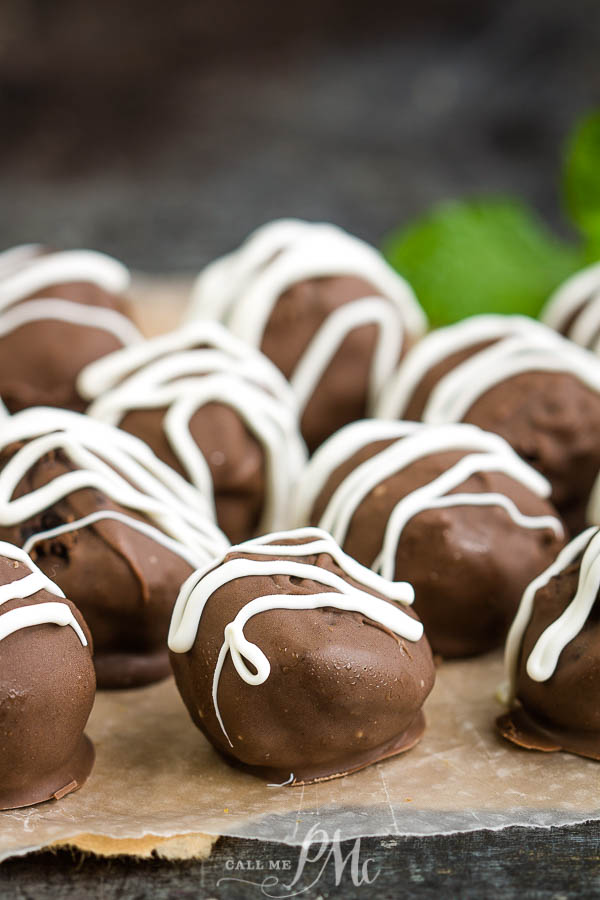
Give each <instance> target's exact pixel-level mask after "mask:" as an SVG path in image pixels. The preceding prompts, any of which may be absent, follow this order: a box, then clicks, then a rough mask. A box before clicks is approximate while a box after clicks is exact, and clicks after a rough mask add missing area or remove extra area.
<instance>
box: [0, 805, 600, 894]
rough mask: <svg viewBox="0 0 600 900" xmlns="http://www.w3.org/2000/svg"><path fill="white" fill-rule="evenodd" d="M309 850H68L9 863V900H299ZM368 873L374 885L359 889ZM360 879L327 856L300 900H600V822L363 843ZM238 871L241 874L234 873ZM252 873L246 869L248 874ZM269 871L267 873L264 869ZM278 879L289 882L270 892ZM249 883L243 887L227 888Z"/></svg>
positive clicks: (2, 889) (225, 841)
mask: <svg viewBox="0 0 600 900" xmlns="http://www.w3.org/2000/svg"><path fill="white" fill-rule="evenodd" d="M341 851H342V856H343V857H346V856H347V855H348V854H350V853H351V852H352V851H354V852H356V847H355V842H354V841H349V842H346V843H344V844H342V845H341ZM299 857H300V850H299V848H297V847H296V848H292V847H287V846H285V845H282V844H268V843H264V842H257V841H250V840H236V839H233V838H221V839H219V841H218V842H217V844H216V845H215V847H214V849H213V853H212V855H211V857H210V858H209V859H208V860H206V861H204V862H180V863H169V862H164V861H158V860H150V861H143V862H132V861H131V860H130V859H126V858H117V859H111V860H99V859H96V858H92V857H88V858H86V859H82V858H81V857H80V856H75V855H73V854H71V853H68V852H66V851H61V852H59V853H56V854H51V853H41V854H38V855H36V856H32V857H29V858H26V859H13V860H8V861H7V862H5V863H3V865H2V866H0V897H2V898H5V897H6V898H7V900H8V898H11V900H45V898H50V897H60V898H61V900H71V898H73V900H74V898H79V897H86V898H89V900H95V898H99V900H100V898H101V900H113V898H114V900H117V898H118V900H138V898H146V897H152V898H156V900H185V898H190V900H192V898H194V900H200V898H211V897H219V898H220V897H223V898H231V900H234V898H235V900H237V898H240V900H241V898H251V897H256V898H257V900H258V898H261V897H264V896H276V897H290V896H293V893H292V891H290V890H286V888H285V886H284V884H283V883H288V884H289V882H290V881H292V880H293V879H294V878H295V876H296V874H297V872H298V861H299ZM367 860H371V861H370V862H369V863H368V865H367V870H366V874H367V876H368V878H375V880H374V881H373V883H372V884H367V883H363V884H360V883H356V882H358V881H359V880H360V878H362V873H363V866H364V863H365V862H366V861H367ZM358 861H359V866H358V875H359V878H355V879H353V877H352V870H351V862H352V860H351V859H350V860H349V862H348V864H347V865H346V867H344V868H343V869H342V871H341V873H339V870H338V873H336V865H335V862H336V861H335V857H334V855H333V854H332V853H331V854H330V852H329V850H327V851H326V852H324V853H323V855H322V857H321V858H320V859H319V860H318V861H315V862H313V863H307V864H306V865H305V866H304V867H303V869H302V871H301V873H300V877H299V879H298V881H297V882H296V884H295V885H294V887H293V889H292V890H293V891H297V892H298V894H297V896H301V897H306V898H310V900H317V898H328V897H332V898H333V897H336V898H340V897H341V898H343V900H351V898H354V897H377V898H388V897H389V898H394V900H396V898H398V897H415V898H427V900H428V898H436V900H437V898H460V900H470V898H473V900H483V898H488V897H489V898H494V900H505V898H511V897H519V898H523V897H526V898H533V900H538V898H539V900H546V898H548V900H563V898H564V900H566V898H571V897H577V898H587V897H598V896H600V823H598V822H596V823H586V824H584V825H578V826H573V827H569V828H556V829H548V830H542V829H524V828H508V829H504V830H502V831H497V832H492V831H476V832H471V833H468V834H455V835H447V836H438V837H427V838H412V837H404V838H400V837H387V838H363V839H362V841H361V842H360V846H359V848H358ZM233 866H236V870H235V871H234V870H233ZM242 866H243V868H240V867H242ZM261 866H262V868H261ZM273 873H277V874H278V876H279V879H280V882H281V883H280V884H279V885H277V886H273V885H271V886H267V887H266V893H265V892H263V891H262V889H261V883H262V881H263V879H264V878H265V877H266V876H267V875H269V874H273ZM231 878H239V879H241V880H240V881H233V880H222V879H231Z"/></svg>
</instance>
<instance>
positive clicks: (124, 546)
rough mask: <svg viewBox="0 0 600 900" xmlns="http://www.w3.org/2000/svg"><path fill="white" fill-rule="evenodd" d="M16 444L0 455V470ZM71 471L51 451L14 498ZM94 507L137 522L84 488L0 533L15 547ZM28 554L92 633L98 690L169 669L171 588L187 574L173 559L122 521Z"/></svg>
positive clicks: (58, 539)
mask: <svg viewBox="0 0 600 900" xmlns="http://www.w3.org/2000/svg"><path fill="white" fill-rule="evenodd" d="M18 446H19V445H13V447H11V448H8V449H7V451H6V452H5V453H4V454H1V455H0V468H3V467H4V466H5V465H6V463H7V461H8V460H9V459H10V458H11V456H12V454H13V453H14V452H16V450H17V449H18ZM74 468H75V467H74V466H73V464H72V463H71V462H70V461H69V460H68V459H67V457H66V456H65V454H64V453H63V452H62V451H60V450H59V451H52V452H51V453H48V454H46V455H45V456H44V457H43V458H42V459H41V460H40V462H39V463H37V464H36V465H34V466H33V467H32V468H31V469H29V471H28V472H27V474H26V476H25V477H24V478H23V479H22V481H21V482H20V484H19V485H18V487H17V490H16V492H15V497H20V496H22V495H24V494H26V493H28V492H29V491H32V490H35V489H36V488H39V487H40V486H42V485H44V484H47V483H48V482H50V481H52V480H53V479H54V478H56V477H58V476H59V475H61V474H63V473H65V472H69V471H73V469H74ZM99 509H109V510H117V511H119V512H122V513H125V514H126V515H128V516H130V517H132V518H134V519H136V518H137V519H141V520H142V521H145V520H144V519H143V517H142V516H140V515H137V514H136V513H135V512H133V511H132V510H129V509H124V508H123V507H121V506H119V505H118V504H117V503H114V502H113V501H112V500H111V499H110V498H108V497H106V496H105V495H104V494H102V493H100V492H99V491H96V490H92V489H90V488H85V489H82V490H79V491H76V492H74V493H71V494H69V495H68V496H67V497H66V498H64V499H63V500H61V501H59V502H58V503H56V504H54V505H53V506H52V507H50V508H49V509H46V510H44V511H43V512H42V513H41V514H40V515H38V516H35V517H34V518H31V519H28V520H27V521H23V522H20V523H18V524H17V525H14V526H9V527H7V526H4V527H0V538H1V539H3V540H7V541H11V542H12V543H14V544H17V545H18V546H22V545H23V544H24V542H25V541H26V540H27V538H28V537H29V536H30V535H31V534H34V533H37V532H40V531H43V530H45V529H48V528H54V527H55V526H57V525H60V524H62V523H64V522H70V521H73V520H75V519H80V518H82V517H83V516H86V515H88V514H89V513H92V512H95V511H96V510H99ZM31 557H32V559H33V560H34V562H35V563H36V564H37V565H38V566H39V567H40V568H41V569H42V570H43V571H44V572H45V573H46V575H48V576H49V577H50V578H51V579H52V580H54V581H56V583H57V584H58V585H59V586H60V587H61V588H62V590H63V591H64V592H65V594H66V595H67V596H68V597H71V598H73V601H74V602H76V604H77V606H78V607H79V608H80V609H81V611H82V613H83V615H84V616H85V618H86V621H87V622H88V624H89V627H90V629H91V632H92V634H93V636H94V644H95V658H94V663H95V666H96V673H97V677H98V686H99V687H101V688H125V687H133V686H137V685H142V684H147V683H149V682H153V681H157V680H159V679H161V678H166V677H167V676H168V675H169V674H170V667H169V660H168V655H167V648H166V638H167V632H168V627H169V621H170V616H171V611H172V608H173V604H174V602H175V599H176V596H177V591H178V589H179V586H180V585H181V583H182V582H183V581H184V580H185V579H186V578H187V576H188V575H189V574H190V573H191V571H192V569H191V567H190V566H189V565H188V563H187V562H185V561H184V560H183V559H182V558H181V557H180V556H178V555H176V554H175V553H173V552H171V551H170V550H169V549H168V548H166V547H164V546H163V545H162V544H159V543H158V542H156V541H154V540H153V539H152V538H150V537H149V536H146V535H144V534H141V533H140V532H138V531H136V530H134V529H133V528H129V527H128V526H127V525H126V524H124V523H122V522H118V521H114V520H104V521H100V522H96V523H95V524H93V525H90V526H87V527H85V528H82V529H80V530H78V531H74V532H70V533H67V534H63V535H60V536H58V537H56V538H52V539H47V540H44V541H40V542H39V543H37V544H35V546H34V548H33V549H32V551H31Z"/></svg>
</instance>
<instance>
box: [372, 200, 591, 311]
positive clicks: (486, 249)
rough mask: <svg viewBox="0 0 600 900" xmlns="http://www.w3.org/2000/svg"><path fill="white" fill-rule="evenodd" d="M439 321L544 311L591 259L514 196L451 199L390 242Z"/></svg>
mask: <svg viewBox="0 0 600 900" xmlns="http://www.w3.org/2000/svg"><path fill="white" fill-rule="evenodd" d="M383 252H384V254H385V256H386V257H387V259H388V261H389V262H390V263H391V265H392V266H394V268H395V269H397V270H398V271H399V272H400V273H401V274H402V275H404V276H405V277H406V278H407V280H408V281H409V282H410V283H411V284H412V286H413V288H414V289H415V291H416V293H417V296H418V298H419V300H420V302H421V304H422V305H423V307H424V308H425V311H426V312H427V315H428V316H429V319H430V322H431V325H432V326H433V327H436V326H440V325H446V324H449V323H451V322H455V321H457V320H459V319H462V318H464V317H465V316H470V315H474V314H476V313H486V312H487V313H522V314H525V315H530V316H536V315H538V313H539V311H540V309H541V307H542V305H543V304H544V302H545V300H546V299H547V298H548V296H549V294H550V293H551V292H552V290H554V288H555V287H556V286H557V285H558V284H560V282H561V281H563V280H564V279H565V278H566V277H568V276H569V275H570V274H572V273H573V272H574V271H576V270H577V269H578V268H579V267H580V266H581V265H582V264H583V257H582V254H581V252H580V251H579V250H578V249H576V248H573V247H571V246H569V245H568V244H564V243H562V242H561V241H559V240H558V239H557V238H556V237H554V235H552V233H551V232H550V231H549V230H548V228H547V227H546V226H545V225H544V223H543V222H542V221H541V220H540V219H539V218H538V217H537V216H536V215H535V213H533V212H532V211H531V210H530V209H529V208H528V207H527V206H526V205H525V204H523V203H521V202H519V201H518V200H514V199H509V198H490V199H480V200H471V201H463V202H458V201H457V202H451V203H445V204H443V205H441V206H438V207H437V208H435V209H434V210H433V211H432V212H431V213H429V214H428V215H426V216H424V217H423V218H422V219H420V220H419V221H418V222H416V223H415V224H414V225H412V226H409V227H408V228H404V229H400V230H398V231H396V232H395V233H393V234H392V235H390V236H389V238H388V239H387V240H386V242H385V244H384V247H383Z"/></svg>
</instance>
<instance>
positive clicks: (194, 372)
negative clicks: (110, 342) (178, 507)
mask: <svg viewBox="0 0 600 900" xmlns="http://www.w3.org/2000/svg"><path fill="white" fill-rule="evenodd" d="M78 387H79V391H80V393H81V394H82V395H83V396H85V397H87V398H88V399H91V400H93V401H94V402H93V403H92V404H91V406H90V407H89V408H88V414H89V415H90V416H93V417H94V418H97V419H100V420H101V421H103V422H108V423H110V424H112V425H118V426H119V427H120V428H122V429H124V430H125V431H128V432H130V433H131V434H135V435H137V436H138V437H140V438H142V439H143V440H145V441H146V442H147V443H148V444H149V446H150V447H151V448H152V449H153V450H154V452H155V453H156V455H157V456H158V457H160V459H162V460H163V461H164V462H166V463H168V464H169V465H170V466H171V467H172V468H173V469H176V470H177V471H178V472H180V473H181V475H183V476H184V477H185V478H187V479H188V480H189V481H191V482H192V484H194V485H195V486H196V487H198V488H199V489H200V490H201V491H202V493H203V494H204V496H205V497H207V498H209V502H210V503H211V505H212V506H213V508H214V510H215V513H216V517H217V520H218V522H219V525H220V526H221V528H222V529H223V531H225V533H226V534H227V535H228V537H229V538H230V539H231V540H232V541H234V542H239V541H241V540H245V539H246V538H249V537H251V536H252V535H254V534H264V533H265V532H267V531H273V530H277V529H280V528H284V527H287V525H288V524H289V515H290V511H289V504H290V498H291V491H292V488H293V486H294V484H295V482H296V480H297V478H298V476H299V474H300V472H301V470H302V468H303V466H304V463H305V461H306V448H305V446H304V443H303V441H302V438H301V436H300V432H299V428H298V412H297V405H296V401H295V398H294V395H293V393H292V391H291V388H290V386H289V384H288V383H287V381H286V380H285V378H284V377H283V375H282V374H281V372H279V370H278V369H277V368H276V367H275V366H274V365H273V364H272V363H271V362H270V361H269V360H268V359H267V358H266V357H265V356H263V355H262V354H261V353H259V352H258V351H257V350H255V349H253V348H251V347H249V346H248V345H247V344H245V343H244V342H243V341H240V340H238V339H237V338H235V337H234V336H233V335H231V334H229V333H228V332H227V331H226V330H225V328H223V326H222V325H220V324H219V323H218V322H196V323H192V324H190V325H188V326H186V327H185V328H181V329H179V330H178V331H174V332H172V333H170V334H166V335H161V336H160V337H157V338H154V339H153V340H149V341H145V342H144V343H142V344H137V345H134V346H131V347H127V348H124V349H123V350H118V351H117V352H116V353H113V354H111V355H110V356H106V357H104V358H103V359H101V360H98V361H97V362H95V363H92V365H90V366H88V367H87V368H86V369H84V370H83V372H82V373H81V375H80V377H79V381H78Z"/></svg>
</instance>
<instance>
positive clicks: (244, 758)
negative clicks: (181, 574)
mask: <svg viewBox="0 0 600 900" xmlns="http://www.w3.org/2000/svg"><path fill="white" fill-rule="evenodd" d="M292 543H297V541H293V542H292ZM236 558H248V559H261V558H262V557H258V556H253V555H248V556H244V555H242V554H241V553H239V551H236V550H235V549H234V550H233V551H232V552H231V553H230V554H228V555H227V557H226V558H225V561H227V560H230V559H236ZM281 558H282V559H292V560H293V559H295V557H281ZM303 562H307V563H309V564H313V565H317V566H320V567H321V568H323V569H326V570H327V571H329V572H334V573H335V574H337V575H339V576H340V577H342V578H344V579H345V580H346V581H348V582H350V583H351V584H354V585H355V586H356V587H359V588H360V589H361V590H363V591H364V590H367V589H366V588H364V587H363V586H361V585H358V584H357V583H356V582H353V581H352V580H351V579H350V578H348V576H347V575H345V573H344V572H343V571H342V570H341V569H340V568H339V567H338V566H337V564H336V563H335V562H334V561H333V559H332V557H331V556H330V555H329V554H320V555H319V556H312V557H308V558H306V559H304V558H303ZM329 590H330V588H327V587H324V586H323V585H322V584H318V583H316V582H314V581H312V580H309V579H305V578H302V579H299V578H296V577H289V576H286V575H274V576H269V577H267V576H257V575H252V576H249V577H244V578H237V579H235V580H233V581H231V582H229V583H228V584H226V585H224V586H223V587H221V588H219V589H218V590H216V591H215V592H214V593H213V594H212V596H210V598H209V600H208V602H207V604H206V606H205V608H204V611H203V613H202V616H201V619H200V624H199V628H198V633H197V637H196V640H195V643H194V645H193V647H192V649H191V650H189V651H188V652H187V653H171V664H172V666H173V671H174V673H175V678H176V681H177V686H178V688H179V691H180V693H181V696H182V698H183V700H184V702H185V704H186V706H187V708H188V711H189V713H190V715H191V717H192V719H193V721H194V722H195V724H196V725H197V726H198V728H200V730H201V731H202V732H203V733H204V734H205V735H206V737H207V738H208V739H209V740H210V741H211V743H212V744H213V745H214V746H215V747H216V748H217V750H219V751H220V752H221V753H222V754H223V755H224V756H225V757H226V758H227V760H228V761H229V762H231V763H233V764H235V765H238V766H241V767H242V768H244V769H246V770H248V771H250V772H252V773H253V774H256V775H259V776H261V777H263V778H266V779H268V780H269V781H273V782H279V783H283V782H284V781H286V782H287V781H288V780H289V778H290V774H291V773H293V775H294V780H293V783H294V784H300V783H309V782H312V781H320V780H324V779H328V778H334V777H337V776H339V775H343V774H346V773H348V772H352V771H355V770H357V769H360V768H362V767H364V766H366V765H369V764H371V763H373V762H376V761H378V760H381V759H384V758H386V757H388V756H392V755H394V754H397V753H400V752H402V751H403V750H407V749H409V747H411V746H413V745H414V744H415V743H416V742H417V741H418V740H419V738H420V737H421V734H422V732H423V728H424V719H423V714H422V712H421V707H422V705H423V702H424V700H425V698H426V697H427V695H428V694H429V692H430V690H431V688H432V686H433V681H434V674H435V673H434V666H433V661H432V656H431V650H430V648H429V644H428V643H427V640H426V638H424V637H422V638H421V640H419V641H418V642H416V643H413V642H410V641H405V640H404V639H402V638H399V637H397V636H396V635H394V634H392V633H391V632H389V631H387V629H385V628H383V627H382V626H380V625H378V624H377V623H374V622H372V621H371V620H369V619H367V618H365V617H364V616H363V615H361V614H359V613H354V612H346V611H342V610H339V609H335V608H334V607H325V608H319V609H304V610H289V609H288V610H286V609H271V610H268V611H266V612H263V613H261V614H260V615H257V616H254V617H252V618H251V619H250V620H249V621H248V622H247V624H246V625H245V628H244V633H245V636H246V638H247V639H248V640H249V641H252V642H255V643H257V644H258V645H259V646H260V648H261V650H262V651H263V652H264V653H265V655H266V656H267V658H268V660H269V662H270V665H271V671H270V674H269V677H268V678H267V680H266V681H264V682H263V683H262V684H260V685H257V686H252V685H249V684H247V683H246V682H245V681H243V680H241V679H240V677H239V675H238V674H237V672H236V670H235V668H234V665H233V663H232V660H231V656H230V655H228V656H227V658H226V661H225V664H224V667H223V669H222V672H221V676H220V680H219V687H218V695H217V696H218V703H219V708H220V711H221V715H222V717H223V720H224V721H225V722H226V723H232V724H231V726H230V731H229V733H230V738H231V740H232V743H233V748H232V747H230V746H229V744H228V743H227V741H226V739H225V737H224V735H223V731H222V730H221V728H220V725H219V722H218V720H217V717H216V713H215V709H214V705H213V700H212V684H213V675H214V671H215V665H216V663H217V658H218V655H219V651H220V648H221V645H222V643H223V631H224V628H225V626H226V625H227V623H228V622H230V621H232V620H233V618H234V617H235V616H236V614H237V613H238V612H239V611H240V610H241V609H242V608H243V607H244V606H245V605H246V604H247V603H249V602H250V601H251V600H252V599H254V598H256V597H260V596H264V595H267V594H268V595H270V594H286V593H292V594H314V593H322V592H324V591H329ZM368 593H372V594H374V595H375V592H373V591H368ZM376 596H382V595H376ZM384 599H386V598H384ZM388 602H391V601H388ZM406 612H407V614H408V615H409V616H411V617H414V618H416V615H415V614H414V613H413V612H412V610H411V609H410V608H408V609H407V610H406Z"/></svg>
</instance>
